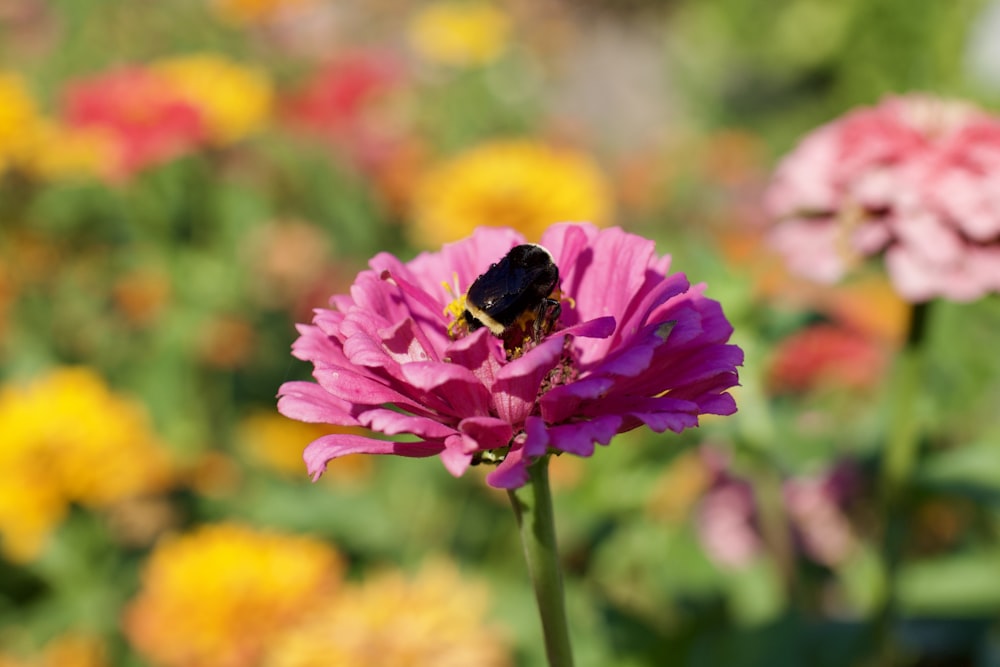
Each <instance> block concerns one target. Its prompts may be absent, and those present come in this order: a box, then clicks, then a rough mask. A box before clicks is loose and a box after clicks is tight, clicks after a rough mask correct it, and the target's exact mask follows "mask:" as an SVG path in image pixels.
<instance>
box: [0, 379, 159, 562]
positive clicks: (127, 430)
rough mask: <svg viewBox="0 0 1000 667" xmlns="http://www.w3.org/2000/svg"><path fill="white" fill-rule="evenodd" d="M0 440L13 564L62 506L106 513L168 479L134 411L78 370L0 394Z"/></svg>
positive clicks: (3, 507)
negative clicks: (0, 438) (73, 505)
mask: <svg viewBox="0 0 1000 667" xmlns="http://www.w3.org/2000/svg"><path fill="white" fill-rule="evenodd" d="M0 433H3V447H0V537H2V538H3V544H2V549H3V551H4V553H5V554H6V555H7V556H8V557H10V558H12V559H14V560H19V561H27V560H31V559H32V558H34V557H36V556H37V555H38V554H39V552H40V551H41V550H42V549H43V547H44V545H45V542H46V539H47V537H48V535H49V533H50V532H51V531H52V530H53V529H54V528H55V526H56V524H57V523H59V521H61V520H62V518H63V516H64V515H65V514H66V511H67V510H68V506H69V504H70V503H72V502H78V503H81V504H83V505H85V506H88V507H95V508H107V507H110V506H112V505H114V504H116V503H118V502H121V501H124V500H126V499H128V498H132V497H135V496H138V495H142V494H147V493H152V492H157V491H160V490H162V489H164V488H165V487H166V486H167V484H168V483H169V482H170V479H171V467H170V463H169V460H168V456H167V453H166V450H165V449H164V448H163V446H162V444H161V443H160V441H159V440H158V439H157V438H156V436H155V435H154V434H153V432H152V430H151V427H150V424H149V420H148V417H147V415H146V413H145V411H144V410H143V408H142V406H140V405H139V404H137V403H135V402H133V401H131V400H128V399H126V398H123V397H120V396H117V395H115V394H113V393H112V392H111V391H110V390H109V389H108V387H107V385H105V383H104V381H103V380H102V379H101V378H100V377H99V376H98V375H97V374H96V373H94V372H93V371H91V370H89V369H86V368H65V369H59V370H56V371H53V372H51V373H49V374H48V375H46V376H43V377H40V378H38V379H36V380H35V381H33V382H31V383H30V384H26V385H8V386H5V387H3V388H2V389H0Z"/></svg>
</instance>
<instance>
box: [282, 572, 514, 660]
mask: <svg viewBox="0 0 1000 667" xmlns="http://www.w3.org/2000/svg"><path fill="white" fill-rule="evenodd" d="M488 602H489V600H488V592H487V590H486V589H485V588H484V587H482V586H480V585H477V584H473V583H470V582H467V581H464V580H463V579H462V578H461V577H460V575H459V573H458V571H457V570H456V569H455V567H454V566H452V565H448V564H445V563H441V562H437V563H432V564H429V565H426V566H425V567H424V568H423V569H422V570H421V571H420V572H419V573H418V574H417V575H416V576H415V577H413V578H408V577H406V576H405V575H403V574H402V573H399V572H388V573H384V574H381V575H376V576H373V577H371V578H370V579H368V580H367V581H364V582H363V583H360V584H357V585H351V586H347V587H345V588H344V589H343V590H342V591H341V592H340V593H339V594H338V595H337V596H336V597H335V598H334V599H333V600H331V602H330V604H328V605H326V606H325V607H324V608H323V609H321V610H320V611H318V612H316V613H315V614H313V615H311V616H310V617H309V618H308V620H307V621H306V622H305V623H303V624H301V625H299V626H298V627H296V628H294V629H292V630H290V631H289V632H288V633H286V634H285V635H284V636H283V637H281V638H279V640H278V641H277V642H276V643H275V645H274V648H273V649H272V650H271V651H270V652H269V654H268V659H267V660H266V661H265V662H264V665H265V666H266V667H327V666H328V665H345V666H347V665H349V666H350V667H383V665H392V666H393V667H432V666H433V667H466V666H468V665H475V666H476V667H504V666H506V665H510V664H512V661H511V658H510V654H509V650H508V648H507V646H506V644H505V642H504V641H503V637H502V633H499V632H498V631H497V629H496V628H494V627H490V626H488V625H487V624H486V622H485V620H484V617H485V615H486V611H487V605H488Z"/></svg>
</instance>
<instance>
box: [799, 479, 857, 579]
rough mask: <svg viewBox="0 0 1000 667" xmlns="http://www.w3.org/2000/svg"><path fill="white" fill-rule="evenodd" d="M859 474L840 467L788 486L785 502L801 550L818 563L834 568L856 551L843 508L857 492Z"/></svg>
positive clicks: (853, 534) (851, 531)
mask: <svg viewBox="0 0 1000 667" xmlns="http://www.w3.org/2000/svg"><path fill="white" fill-rule="evenodd" d="M858 482H859V479H858V471H857V469H856V468H855V467H854V466H853V465H850V464H847V463H841V464H840V465H837V466H835V467H833V468H831V469H829V470H826V471H824V472H822V473H820V474H817V475H813V476H809V477H793V478H791V479H789V480H787V481H786V482H785V485H784V489H783V491H784V500H785V508H786V510H787V511H788V517H789V519H791V522H792V525H793V526H794V527H795V529H796V536H797V537H798V539H799V543H800V546H801V548H802V550H803V551H804V552H805V553H807V554H808V555H809V557H810V558H812V559H813V560H814V561H816V562H817V563H822V564H823V565H827V566H829V567H835V566H837V565H839V564H841V563H843V562H845V561H846V560H847V559H848V558H849V557H850V556H851V554H852V552H853V551H854V549H855V548H856V547H857V542H858V539H857V536H856V535H855V533H854V528H852V526H851V523H850V521H849V520H848V517H847V515H846V514H845V513H844V506H845V505H847V504H848V502H849V501H850V500H852V496H853V495H854V494H856V493H857V491H858Z"/></svg>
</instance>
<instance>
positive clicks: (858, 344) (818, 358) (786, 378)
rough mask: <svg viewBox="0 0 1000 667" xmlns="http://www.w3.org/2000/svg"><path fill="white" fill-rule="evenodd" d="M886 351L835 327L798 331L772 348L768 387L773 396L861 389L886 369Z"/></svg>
mask: <svg viewBox="0 0 1000 667" xmlns="http://www.w3.org/2000/svg"><path fill="white" fill-rule="evenodd" d="M888 353H889V350H888V348H887V346H886V345H884V344H883V343H881V342H879V341H877V340H876V339H874V338H872V337H870V336H867V335H865V334H862V333H859V332H857V331H854V330H852V329H849V328H847V327H844V326H841V325H837V324H816V325H813V326H810V327H807V328H805V329H802V330H800V331H798V332H796V333H794V334H792V335H791V336H789V337H788V338H786V339H785V340H783V341H781V342H780V343H779V344H778V345H777V348H776V349H775V354H774V357H773V360H772V363H771V367H770V371H769V377H768V381H769V385H770V387H771V390H772V391H774V392H775V393H794V392H805V391H810V390H814V389H819V388H825V389H865V388H869V387H872V386H873V385H875V384H876V383H877V382H878V381H879V378H881V377H882V375H883V373H884V372H885V370H886V364H887V362H888Z"/></svg>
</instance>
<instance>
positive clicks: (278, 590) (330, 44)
mask: <svg viewBox="0 0 1000 667" xmlns="http://www.w3.org/2000/svg"><path fill="white" fill-rule="evenodd" d="M0 30H2V33H0V37H2V41H0V63H2V69H0V168H2V170H3V173H2V181H0V380H2V382H3V386H2V389H0V550H2V553H0V665H3V666H4V667H8V666H13V665H18V666H25V665H31V666H41V665H44V666H46V667H55V666H57V665H58V666H59V667H62V666H64V665H69V666H76V667H98V666H102V665H123V666H130V665H147V664H148V665H167V666H175V665H212V666H215V667H219V666H223V667H225V666H227V665H234V666H244V665H246V666H255V665H328V664H329V665H352V666H353V665H435V666H440V665H526V666H530V665H541V664H543V662H544V653H543V648H542V641H541V633H540V629H539V627H538V619H537V614H536V612H535V609H534V601H533V598H532V592H531V589H530V585H529V582H528V579H527V576H526V573H525V567H524V563H523V560H522V557H521V552H520V547H519V545H518V538H517V527H516V525H515V523H514V521H513V520H512V514H511V511H510V508H509V506H508V502H507V498H506V497H505V496H504V494H502V493H499V492H497V491H496V490H494V489H491V488H489V487H488V486H487V485H486V484H485V482H484V471H483V470H482V468H484V467H485V466H480V467H477V468H474V469H473V470H471V471H470V473H469V474H467V475H465V476H464V477H462V478H459V479H455V478H453V477H452V476H451V475H449V474H448V472H447V471H446V470H445V469H444V467H443V466H442V465H441V464H440V462H439V461H438V460H436V459H435V458H430V459H419V460H417V459H396V458H393V457H370V458H361V457H356V456H351V457H346V458H344V459H341V460H337V461H334V462H332V463H331V464H330V467H329V469H328V471H327V473H326V475H325V476H324V477H323V478H321V479H320V480H318V481H317V482H315V483H314V482H312V481H310V479H309V478H308V475H307V474H306V472H305V467H304V465H303V463H302V460H301V453H302V449H303V448H304V446H305V445H306V444H308V443H309V442H310V441H311V440H314V439H315V438H317V437H319V436H320V435H322V434H323V433H326V432H329V431H330V429H323V428H321V427H318V426H315V425H305V424H301V423H297V422H293V421H291V420H288V419H286V418H284V417H281V416H280V415H278V414H277V412H276V409H275V395H276V393H277V390H278V387H279V386H280V385H281V384H282V383H283V382H286V381H288V380H294V379H307V378H308V377H309V373H310V369H309V368H308V366H307V365H306V364H305V363H303V362H300V361H298V360H296V359H294V358H293V357H292V356H291V355H290V352H289V349H290V345H291V343H292V341H293V340H294V339H295V337H296V335H297V334H296V330H295V327H294V325H295V323H297V322H307V321H309V319H310V317H311V310H312V309H313V308H315V307H321V306H325V305H327V300H328V298H329V296H330V295H332V294H335V293H342V292H344V291H346V290H347V289H349V287H350V284H351V281H352V279H353V277H354V276H355V274H356V273H357V272H358V271H360V270H362V269H364V268H365V266H366V262H367V260H368V258H370V257H371V256H373V255H375V254H376V253H378V252H381V251H390V252H392V253H394V254H396V255H399V256H401V257H404V258H410V257H413V256H414V255H415V254H416V253H418V252H420V251H423V250H433V249H437V248H439V247H440V245H441V244H442V243H445V242H448V241H453V240H457V239H460V238H463V237H465V236H467V235H468V234H469V233H471V231H472V230H473V229H474V228H475V227H476V226H479V225H508V226H512V227H515V228H517V229H520V230H521V231H523V232H524V233H525V235H526V236H527V237H528V238H529V239H537V238H538V237H539V236H540V233H541V230H542V229H544V228H545V227H546V226H547V225H548V224H551V223H553V222H558V221H564V220H579V221H591V222H594V223H595V224H598V225H602V226H610V225H619V226H622V227H624V228H625V229H627V230H629V231H631V232H634V233H637V234H641V235H643V236H646V237H649V238H653V239H655V240H656V242H657V249H658V251H659V252H660V253H666V254H670V255H672V257H673V261H672V270H674V271H682V272H684V273H686V274H687V275H688V276H689V278H690V279H691V280H692V282H705V283H707V286H708V287H707V294H708V296H710V297H711V298H713V299H716V300H718V301H720V302H721V303H722V305H723V308H724V309H725V312H726V315H727V316H728V318H729V320H730V321H731V322H732V323H733V325H734V327H735V334H734V337H733V340H734V342H736V343H737V344H739V345H740V346H741V347H742V348H743V349H744V350H745V352H746V360H745V363H744V366H743V367H742V369H741V373H740V376H741V385H742V386H741V387H739V388H738V389H737V390H736V391H735V392H734V395H735V397H736V402H737V405H738V407H739V412H738V413H737V414H736V415H734V416H732V417H726V418H705V419H703V423H702V425H701V427H700V428H698V429H691V430H688V431H686V432H685V433H684V434H682V435H673V434H669V433H668V434H662V435H661V434H653V433H650V432H647V431H642V430H639V431H634V432H631V433H628V434H625V435H623V436H619V437H618V438H617V439H616V440H615V441H614V442H613V443H612V445H610V446H608V447H599V448H598V451H597V452H596V453H595V455H594V456H593V457H591V458H589V459H581V458H576V457H572V456H568V455H567V456H562V457H558V458H556V459H554V461H553V464H552V465H553V471H552V474H553V482H552V483H553V487H554V489H555V504H556V520H557V524H558V527H559V532H560V546H561V551H562V557H563V564H564V567H565V570H566V587H567V595H568V606H569V615H570V626H571V633H572V637H573V642H574V647H575V649H576V652H577V660H578V663H579V664H580V665H583V666H596V665H616V666H622V667H630V666H636V667H637V666H640V665H683V666H686V667H687V666H690V667H700V666H716V665H726V666H727V667H752V666H756V665H768V666H769V667H780V666H784V665H787V666H795V665H804V664H809V665H831V666H833V665H838V666H839V665H854V664H858V665H861V664H866V665H895V664H899V665H925V666H932V665H941V666H945V665H947V666H949V667H954V666H961V665H970V666H972V665H975V666H977V667H988V666H993V665H998V664H1000V622H998V619H1000V616H998V614H1000V541H998V534H1000V511H998V510H1000V505H998V500H1000V456H998V445H997V439H998V437H1000V421H998V419H997V406H998V404H1000V373H998V371H1000V355H998V354H996V349H997V332H998V331H1000V303H998V302H997V299H996V296H995V295H992V296H987V297H985V298H983V299H980V300H977V301H975V302H972V303H949V302H939V303H935V304H934V306H935V309H934V318H933V319H932V320H931V321H929V323H928V328H927V331H926V332H925V338H926V343H925V346H924V347H925V350H924V352H925V354H924V359H923V364H922V366H921V367H920V369H919V371H920V372H919V373H911V374H909V375H908V374H907V373H906V372H900V368H899V366H900V362H899V359H900V358H901V357H900V350H901V348H902V347H903V345H904V344H905V341H906V336H907V333H906V332H907V328H908V326H909V322H910V314H911V308H910V306H909V305H907V304H906V303H904V302H903V301H902V300H901V299H900V298H899V297H898V296H896V294H895V293H894V292H893V290H892V288H891V287H890V285H889V283H888V281H887V280H886V279H885V277H884V276H883V275H882V273H881V272H880V271H879V270H877V269H874V270H871V271H868V272H865V273H862V274H860V275H856V276H854V277H853V278H852V279H851V280H849V281H845V282H842V283H841V284H839V285H836V286H832V287H831V286H820V285H815V284H812V283H809V282H807V281H804V280H803V279H801V278H796V277H793V276H791V275H790V274H788V273H786V272H785V270H784V269H783V268H782V263H781V261H780V259H779V258H778V257H777V255H775V254H774V253H773V252H772V251H771V250H769V249H768V246H767V244H766V231H767V229H766V226H767V222H768V216H767V212H766V210H765V208H764V206H763V193H764V191H765V189H766V187H767V184H768V182H769V179H770V178H771V174H772V171H773V169H774V167H775V165H776V164H777V162H778V160H779V159H780V158H781V156H782V155H784V154H786V153H787V152H789V151H790V150H791V149H792V148H793V147H794V146H795V144H796V142H797V141H798V140H799V139H800V138H801V137H802V136H803V135H805V134H806V133H807V132H809V131H810V130H812V129H814V128H816V127H817V126H819V125H821V124H823V123H826V122H828V121H830V120H832V119H834V118H835V117H837V116H840V115H841V114H843V113H845V112H846V111H848V110H849V109H851V108H853V107H856V106H859V105H864V106H870V105H873V104H876V103H878V102H879V101H880V100H881V99H883V98H884V96H886V95H889V94H898V93H908V92H912V91H923V92H928V93H934V94H939V95H944V96H949V97H960V98H963V99H967V100H971V101H974V102H976V103H978V104H980V105H982V106H984V107H985V108H987V109H996V108H998V106H997V105H1000V54H998V53H997V47H996V44H997V43H1000V5H996V4H989V3H986V2H979V1H973V0H957V1H955V2H940V1H939V0H905V1H904V0H876V1H872V0H842V1H839V2H826V1H823V0H769V1H765V0H669V1H666V0H664V1H661V2H658V1H656V0H620V1H618V2H600V1H599V0H586V1H582V2H569V1H560V0H535V1H528V0H510V1H509V2H506V3H495V4H489V5H488V4H483V3H480V2H473V1H469V2H447V3H446V2H434V3H431V2H428V3H417V2H403V1H401V0H366V1H365V2H353V3H346V2H323V1H321V0H214V1H210V0H172V1H171V2H158V3H140V2H135V1H134V0H50V1H43V0H4V1H3V2H2V3H0ZM900 395H905V396H909V397H911V398H912V406H913V407H912V409H911V410H909V411H907V413H906V421H907V422H908V423H912V424H913V427H914V428H915V429H918V430H919V431H920V434H921V439H920V443H919V444H920V448H919V450H918V452H917V455H916V459H915V461H913V464H912V466H908V467H907V466H904V469H905V471H906V474H905V479H902V480H901V481H900V480H894V483H895V484H896V485H897V486H898V488H896V487H894V490H893V492H892V493H886V491H885V485H886V473H885V470H886V469H887V465H886V451H887V444H886V442H887V433H889V432H891V431H893V424H891V423H890V422H891V421H892V420H891V415H893V414H896V413H894V411H893V408H892V405H893V401H894V400H898V398H895V397H898V396H900ZM485 472H488V470H487V471H485Z"/></svg>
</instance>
